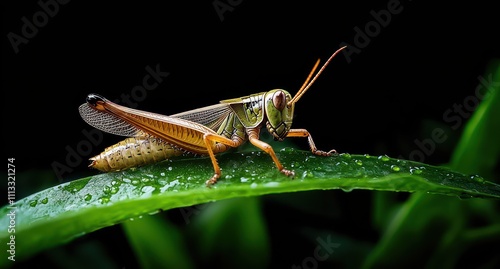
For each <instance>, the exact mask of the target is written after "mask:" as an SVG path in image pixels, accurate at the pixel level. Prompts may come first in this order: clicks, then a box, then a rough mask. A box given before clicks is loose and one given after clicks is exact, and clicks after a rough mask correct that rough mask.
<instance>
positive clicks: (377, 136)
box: [2, 1, 498, 178]
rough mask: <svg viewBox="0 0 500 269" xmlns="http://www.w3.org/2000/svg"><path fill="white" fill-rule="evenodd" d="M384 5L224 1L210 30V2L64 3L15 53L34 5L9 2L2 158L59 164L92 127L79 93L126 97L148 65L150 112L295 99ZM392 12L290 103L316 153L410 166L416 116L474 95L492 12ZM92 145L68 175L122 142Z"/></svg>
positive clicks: (439, 115) (408, 8)
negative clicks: (284, 93)
mask: <svg viewBox="0 0 500 269" xmlns="http://www.w3.org/2000/svg"><path fill="white" fill-rule="evenodd" d="M11 2H12V1H11ZM390 2H391V1H379V2H373V1H372V2H370V3H367V4H360V3H357V2H356V3H354V2H353V3H351V2H349V1H344V2H338V3H333V4H328V3H322V2H320V1H310V2H307V3H305V2H297V3H291V2H289V1H281V2H273V3H267V2H255V1H248V2H247V1H241V3H239V2H238V1H235V3H236V4H237V5H235V6H234V7H233V8H234V9H232V11H225V12H224V13H223V14H222V17H223V20H222V21H221V19H220V17H219V15H218V12H217V10H216V9H215V8H214V6H213V2H210V1H205V3H193V2H186V3H184V1H176V2H175V3H169V4H161V5H160V4H158V3H156V4H155V3H149V2H147V3H133V4H124V3H122V4H104V3H100V2H99V3H87V2H85V3H82V2H80V1H71V2H69V3H67V4H64V5H62V4H59V10H58V12H57V13H56V14H55V16H54V17H49V19H48V20H47V23H46V24H45V25H44V26H43V27H40V28H39V29H38V33H37V35H36V36H34V37H32V38H29V39H28V43H27V44H19V45H18V48H19V52H18V53H17V54H16V53H15V52H14V49H13V46H12V44H11V43H10V42H9V39H8V34H9V33H15V34H17V35H22V27H23V25H24V24H25V23H24V22H23V20H22V18H23V17H26V18H27V19H28V20H29V21H30V22H33V17H34V15H35V14H36V12H39V11H41V10H42V8H41V6H40V5H39V4H36V3H33V2H26V3H23V4H21V2H16V4H13V3H9V4H8V6H6V7H5V8H4V17H3V33H4V39H3V41H4V42H3V45H4V46H3V50H2V58H3V60H2V88H3V91H4V94H5V95H4V106H3V123H4V132H3V133H4V144H5V148H6V150H5V151H6V153H7V157H15V158H16V159H17V165H18V169H19V170H20V171H23V170H28V169H31V168H49V169H52V168H51V165H52V163H53V162H59V163H61V164H63V165H66V164H67V162H66V159H65V157H66V155H67V153H68V150H67V148H66V146H69V147H71V148H73V149H77V145H78V143H79V142H80V141H82V140H86V137H85V136H84V135H83V134H82V130H84V129H86V130H91V127H90V126H88V125H87V124H86V123H85V122H84V121H83V120H82V119H81V118H80V116H79V114H78V110H77V108H78V106H79V105H80V104H82V103H83V102H85V97H86V96H87V94H88V93H99V94H102V95H104V96H105V97H107V98H108V99H111V100H114V99H117V98H120V96H121V95H122V94H129V95H130V94H131V93H132V89H133V88H134V87H135V86H138V85H142V81H143V78H144V76H146V75H147V74H148V73H147V71H146V70H145V67H146V66H151V67H152V68H153V69H154V68H155V66H156V65H159V66H160V70H162V71H164V72H169V74H170V75H169V76H168V77H167V78H165V79H164V80H163V82H162V83H160V84H159V86H158V87H156V88H155V89H154V90H151V91H146V92H145V93H146V95H145V96H143V97H142V99H143V100H141V101H140V102H135V103H137V108H139V109H143V110H149V111H154V112H158V113H162V114H174V113H177V112H181V111H185V110H188V109H193V108H198V107H201V106H205V105H210V104H215V103H217V102H218V101H219V100H223V99H228V98H234V97H239V96H243V95H247V94H251V93H256V92H262V91H267V90H270V89H273V88H283V89H286V90H288V91H290V92H291V93H292V94H294V93H295V92H296V91H297V89H298V88H299V87H300V85H301V84H302V82H303V80H304V79H305V77H306V76H307V74H308V72H309V71H310V68H311V67H312V65H313V64H314V62H315V61H316V59H317V58H321V59H322V60H323V61H324V60H326V59H327V58H328V57H329V56H330V55H331V53H333V51H335V50H336V49H337V48H338V47H339V46H340V44H341V43H342V42H346V43H348V44H351V45H354V46H356V43H355V37H356V34H357V32H356V31H355V27H359V28H360V29H361V30H362V31H363V32H366V31H364V30H363V29H365V26H366V25H367V24H370V23H373V22H375V21H376V20H375V19H374V17H373V15H372V11H374V12H380V10H387V5H388V3H390ZM4 5H5V4H4ZM399 10H400V12H399V13H398V14H392V16H391V18H390V22H389V23H388V25H387V26H386V27H381V29H380V30H379V31H378V34H376V35H374V37H371V38H370V42H369V43H367V45H365V47H364V48H360V51H359V53H353V54H351V55H350V62H348V61H347V58H346V57H345V56H343V55H339V57H337V59H335V60H334V61H333V62H332V63H331V65H330V66H329V67H328V68H327V69H326V71H325V72H324V73H323V75H322V76H321V77H320V79H318V81H317V83H316V84H315V86H314V87H312V88H311V90H310V91H309V92H308V93H307V94H306V95H304V96H303V98H302V99H301V100H300V101H299V103H298V104H297V106H296V118H295V121H294V127H296V128H307V129H308V130H309V131H310V132H311V133H312V134H313V137H314V138H315V140H316V143H317V145H318V147H319V148H322V149H331V148H336V149H337V150H339V151H340V152H350V153H368V154H388V155H390V156H395V157H397V156H400V155H401V156H402V157H406V158H408V156H409V155H408V154H409V153H410V152H411V150H414V149H416V148H417V149H418V147H417V146H416V145H415V144H414V142H413V140H414V139H421V140H423V139H425V138H428V137H430V134H429V133H420V130H421V124H422V122H423V120H433V121H437V122H441V123H442V124H445V125H446V124H448V123H446V122H444V119H443V113H444V112H445V111H446V110H448V109H450V108H453V104H454V103H458V104H462V103H463V101H464V99H465V97H467V96H469V95H473V94H474V89H475V87H476V86H477V85H478V84H479V81H478V79H477V77H478V76H479V75H484V72H485V68H486V66H487V64H488V62H489V60H491V59H492V58H493V57H494V56H497V53H498V41H497V37H496V35H495V31H494V30H495V29H494V27H495V25H496V24H495V21H494V14H493V10H494V8H492V7H489V6H487V5H484V4H480V3H475V4H474V5H470V4H469V5H466V4H459V3H454V4H438V3H432V4H427V3H424V2H421V1H411V2H410V1H401V2H399ZM220 12H221V11H219V13H220ZM371 29H372V30H373V31H374V32H377V29H375V28H371ZM358 44H359V43H358ZM358 47H359V46H358ZM448 125H449V124H448ZM104 138H105V141H103V142H102V143H101V144H99V145H96V146H95V147H94V148H93V149H92V153H90V154H89V155H88V156H82V157H83V159H84V160H83V161H82V162H81V164H80V165H79V166H77V167H71V168H72V171H74V172H78V171H81V170H86V165H87V161H86V159H87V158H88V157H89V156H90V155H94V154H97V153H99V152H100V151H101V150H102V149H103V148H104V147H105V146H108V145H109V144H111V143H114V142H116V141H118V140H119V139H121V138H119V137H115V136H114V135H108V134H106V135H105V136H104ZM295 140H296V139H294V142H296V143H301V142H300V141H295ZM401 145H404V147H405V148H403V150H404V152H401V150H402V149H401ZM438 146H439V145H438ZM446 158H447V157H446V156H440V155H439V154H433V155H430V156H428V158H426V160H424V161H426V162H430V163H440V162H446V161H447V159H446ZM68 166H69V165H68ZM73 168H74V169H73ZM64 178H72V173H65V174H64Z"/></svg>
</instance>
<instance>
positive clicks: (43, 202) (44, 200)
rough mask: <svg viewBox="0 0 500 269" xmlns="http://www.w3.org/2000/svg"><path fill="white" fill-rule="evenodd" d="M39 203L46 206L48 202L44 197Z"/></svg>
mask: <svg viewBox="0 0 500 269" xmlns="http://www.w3.org/2000/svg"><path fill="white" fill-rule="evenodd" d="M40 202H42V204H47V203H48V202H49V198H47V197H45V198H43V199H42V200H41V201H40Z"/></svg>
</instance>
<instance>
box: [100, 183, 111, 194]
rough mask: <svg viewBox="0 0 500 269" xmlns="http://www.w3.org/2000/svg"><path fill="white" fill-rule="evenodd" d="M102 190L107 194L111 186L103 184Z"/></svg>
mask: <svg viewBox="0 0 500 269" xmlns="http://www.w3.org/2000/svg"><path fill="white" fill-rule="evenodd" d="M102 192H104V193H105V194H109V193H110V192H111V188H110V187H109V186H107V185H106V186H104V188H102Z"/></svg>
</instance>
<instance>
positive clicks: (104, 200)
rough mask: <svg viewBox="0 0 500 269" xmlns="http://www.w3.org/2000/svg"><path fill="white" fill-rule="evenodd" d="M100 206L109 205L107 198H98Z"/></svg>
mask: <svg viewBox="0 0 500 269" xmlns="http://www.w3.org/2000/svg"><path fill="white" fill-rule="evenodd" d="M98 201H99V202H100V203H101V204H107V203H109V197H106V196H103V197H101V198H99V200H98Z"/></svg>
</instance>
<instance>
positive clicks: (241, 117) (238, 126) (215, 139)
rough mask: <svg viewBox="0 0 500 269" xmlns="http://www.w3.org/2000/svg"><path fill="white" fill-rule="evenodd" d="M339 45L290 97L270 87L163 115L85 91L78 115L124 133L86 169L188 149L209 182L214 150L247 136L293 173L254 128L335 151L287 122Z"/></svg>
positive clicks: (153, 159) (116, 165)
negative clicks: (207, 167)
mask: <svg viewBox="0 0 500 269" xmlns="http://www.w3.org/2000/svg"><path fill="white" fill-rule="evenodd" d="M344 48H345V47H342V48H340V49H338V50H337V51H335V52H334V53H333V54H332V55H331V56H330V58H329V59H328V60H327V61H326V62H325V64H324V65H323V66H322V67H321V69H320V70H319V71H318V72H317V73H316V75H315V76H314V77H313V78H312V79H311V77H312V76H313V74H314V72H315V70H316V69H317V67H318V65H319V62H320V60H319V59H318V60H317V62H316V64H315V65H314V67H313V69H312V70H311V72H310V74H309V76H308V77H307V79H306V81H305V82H304V84H303V85H302V87H301V88H300V89H299V91H298V92H297V94H295V96H294V97H293V98H292V96H291V95H290V93H288V92H287V91H285V90H282V89H273V90H271V91H268V92H261V93H256V94H252V95H248V96H245V97H239V98H234V99H228V100H223V101H220V103H219V104H216V105H211V106H207V107H203V108H198V109H194V110H190V111H186V112H182V113H178V114H174V115H170V116H166V115H161V114H157V113H152V112H146V111H141V110H138V109H132V108H128V107H125V106H121V105H118V104H115V103H113V102H111V101H109V100H107V99H106V98H104V97H102V96H100V95H98V94H89V95H88V96H87V100H86V101H87V102H86V103H84V104H82V105H81V106H80V107H79V112H80V115H81V117H82V118H83V119H84V120H85V121H86V122H87V123H88V124H90V125H91V126H93V127H95V128H97V129H100V130H102V131H104V132H108V133H111V134H115V135H121V136H127V137H129V138H127V139H125V140H123V141H121V142H119V143H117V144H115V145H113V146H110V147H108V148H106V149H105V150H104V151H103V152H102V153H101V154H100V155H97V156H95V157H92V158H90V160H91V161H92V162H91V164H90V165H89V167H93V168H96V169H98V170H101V171H104V172H109V171H119V170H124V169H127V168H130V167H135V166H140V165H145V164H149V163H153V162H157V161H161V160H165V159H168V158H169V157H172V156H177V155H181V154H183V153H185V152H189V153H194V154H198V155H205V156H206V155H208V156H209V157H210V160H211V161H212V165H213V168H214V175H213V176H212V177H211V178H210V179H208V180H207V181H206V185H207V186H210V185H213V184H215V183H216V182H217V180H218V179H219V178H220V176H221V169H220V167H219V164H218V163H217V159H216V158H215V154H217V153H221V152H224V151H227V150H228V149H230V148H237V147H239V146H240V145H242V144H243V143H244V142H245V141H247V140H248V141H250V143H251V144H253V145H254V146H256V147H257V148H260V149H261V150H263V151H264V152H266V153H267V154H269V155H270V156H271V158H272V160H273V161H274V163H275V164H276V167H277V168H278V170H279V171H280V172H281V173H283V174H284V175H286V176H290V177H293V176H294V175H295V174H294V172H293V171H292V170H288V169H285V167H284V166H283V165H282V164H281V162H280V161H279V160H278V157H277V156H276V154H275V152H274V150H273V148H272V147H271V146H270V145H269V144H267V143H265V142H263V141H261V140H259V134H260V130H261V129H262V128H263V127H264V126H265V127H266V129H267V131H268V132H269V133H270V134H271V135H272V136H273V138H274V139H275V140H278V141H283V140H284V139H285V138H286V137H306V138H307V139H308V143H309V147H310V149H311V151H312V153H314V154H316V155H320V156H331V155H333V154H335V153H336V151H335V150H330V151H328V152H326V151H322V150H318V149H317V148H316V145H315V144H314V141H313V139H312V137H311V134H310V133H309V132H308V131H307V130H306V129H291V125H292V120H293V115H294V108H295V103H297V101H298V100H299V99H300V98H301V97H302V95H303V94H304V93H305V92H306V91H307V90H308V89H309V88H310V87H311V85H312V84H313V83H314V81H315V80H316V79H317V78H318V76H319V75H320V74H321V72H322V71H323V70H324V68H325V67H326V66H327V65H328V63H329V62H330V61H331V60H332V59H333V58H334V57H335V55H337V54H338V53H339V52H340V51H341V50H342V49H344Z"/></svg>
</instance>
